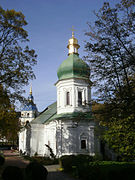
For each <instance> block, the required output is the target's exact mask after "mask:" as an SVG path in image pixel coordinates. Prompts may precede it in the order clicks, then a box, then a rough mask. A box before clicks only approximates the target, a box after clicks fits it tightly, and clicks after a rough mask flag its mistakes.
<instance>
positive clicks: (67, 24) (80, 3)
mask: <svg viewBox="0 0 135 180" xmlns="http://www.w3.org/2000/svg"><path fill="white" fill-rule="evenodd" d="M105 1H107V2H110V3H111V4H112V5H114V4H116V3H117V2H118V0H0V6H2V8H3V9H5V10H6V9H15V10H16V11H21V12H22V13H23V14H24V16H25V19H26V21H27V22H28V25H27V26H26V27H24V29H25V30H26V31H27V32H28V35H29V36H28V38H29V40H30V42H29V44H28V46H29V47H30V48H31V49H34V50H35V51H36V54H37V55H38V56H37V65H36V66H35V67H34V68H33V70H34V73H35V75H36V79H35V80H33V81H30V84H32V92H33V96H34V102H35V103H36V105H37V108H38V110H39V112H41V111H43V110H44V109H45V108H46V107H47V106H48V105H50V104H52V103H53V102H55V101H56V100H57V96H56V87H55V85H54V84H55V83H56V82H57V80H58V77H57V69H58V67H59V66H60V64H61V63H62V62H63V61H64V60H65V59H66V58H67V57H68V49H67V44H68V40H69V39H70V38H71V36H72V30H71V29H72V26H74V29H75V37H76V38H77V39H78V42H79V45H80V49H79V56H80V58H82V57H83V56H84V55H86V52H84V44H85V42H84V41H85V40H86V37H85V35H84V34H85V32H87V31H88V30H89V29H88V25H87V22H91V23H94V21H95V20H96V17H95V15H94V13H93V12H94V11H98V10H99V9H100V8H101V7H102V5H103V3H104V2H105ZM30 84H29V85H28V86H25V87H24V89H25V90H26V93H25V94H24V96H25V97H28V95H29V89H30Z"/></svg>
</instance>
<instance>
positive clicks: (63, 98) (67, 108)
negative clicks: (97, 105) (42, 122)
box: [56, 78, 91, 114]
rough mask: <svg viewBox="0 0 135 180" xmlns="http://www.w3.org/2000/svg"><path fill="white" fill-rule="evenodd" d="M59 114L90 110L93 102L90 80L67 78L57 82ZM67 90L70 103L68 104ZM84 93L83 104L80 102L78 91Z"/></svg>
mask: <svg viewBox="0 0 135 180" xmlns="http://www.w3.org/2000/svg"><path fill="white" fill-rule="evenodd" d="M56 87H57V114H61V113H72V112H80V111H81V112H89V111H91V109H90V102H91V87H90V82H89V81H86V80H83V79H75V78H74V79H66V80H61V81H58V82H57V83H56ZM67 92H69V103H68V104H67ZM79 92H80V93H81V94H82V104H79V99H78V93H79Z"/></svg>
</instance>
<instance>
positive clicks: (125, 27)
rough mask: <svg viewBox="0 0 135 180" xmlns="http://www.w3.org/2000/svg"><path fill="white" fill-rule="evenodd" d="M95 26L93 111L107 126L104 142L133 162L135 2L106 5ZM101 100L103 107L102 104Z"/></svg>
mask: <svg viewBox="0 0 135 180" xmlns="http://www.w3.org/2000/svg"><path fill="white" fill-rule="evenodd" d="M95 16H96V18H97V19H96V21H95V23H94V25H93V26H92V25H91V24H90V23H88V26H89V32H86V35H87V36H88V37H89V39H90V41H88V42H86V45H85V50H86V51H87V52H88V56H87V57H85V58H86V60H87V61H89V63H90V67H91V80H92V81H93V86H95V87H96V88H95V89H96V96H97V101H98V103H97V104H95V107H94V108H95V109H94V111H93V113H94V115H95V117H96V118H97V119H98V120H99V121H100V125H102V126H104V127H106V132H105V136H103V137H104V139H105V140H106V141H107V143H109V146H110V147H111V148H112V149H113V150H114V151H115V152H116V153H118V155H119V156H120V157H121V158H122V159H123V160H124V159H125V158H126V159H129V160H131V159H134V144H135V139H134V134H135V130H134V122H135V111H134V109H135V53H134V49H135V28H134V27H135V2H134V1H133V0H130V1H127V0H121V2H120V3H118V4H116V5H115V6H114V7H113V8H112V7H111V6H110V4H109V3H108V2H105V3H104V4H103V6H102V8H100V9H99V11H98V12H95ZM99 101H102V104H100V103H99Z"/></svg>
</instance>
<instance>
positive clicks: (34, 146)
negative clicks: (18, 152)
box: [30, 124, 44, 156]
mask: <svg viewBox="0 0 135 180" xmlns="http://www.w3.org/2000/svg"><path fill="white" fill-rule="evenodd" d="M30 146H31V154H30V155H31V156H34V155H35V154H38V155H39V156H44V125H43V124H31V142H30Z"/></svg>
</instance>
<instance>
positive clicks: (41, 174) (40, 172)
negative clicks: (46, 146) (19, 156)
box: [25, 162, 48, 180]
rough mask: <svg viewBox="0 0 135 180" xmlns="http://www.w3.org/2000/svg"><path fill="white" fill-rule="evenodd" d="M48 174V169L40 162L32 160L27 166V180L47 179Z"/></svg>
mask: <svg viewBox="0 0 135 180" xmlns="http://www.w3.org/2000/svg"><path fill="white" fill-rule="evenodd" d="M47 175H48V171H47V169H46V168H45V167H44V166H43V165H42V164H40V163H38V162H31V163H29V164H28V165H27V166H26V168H25V179H26V180H38V179H40V180H46V179H47Z"/></svg>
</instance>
